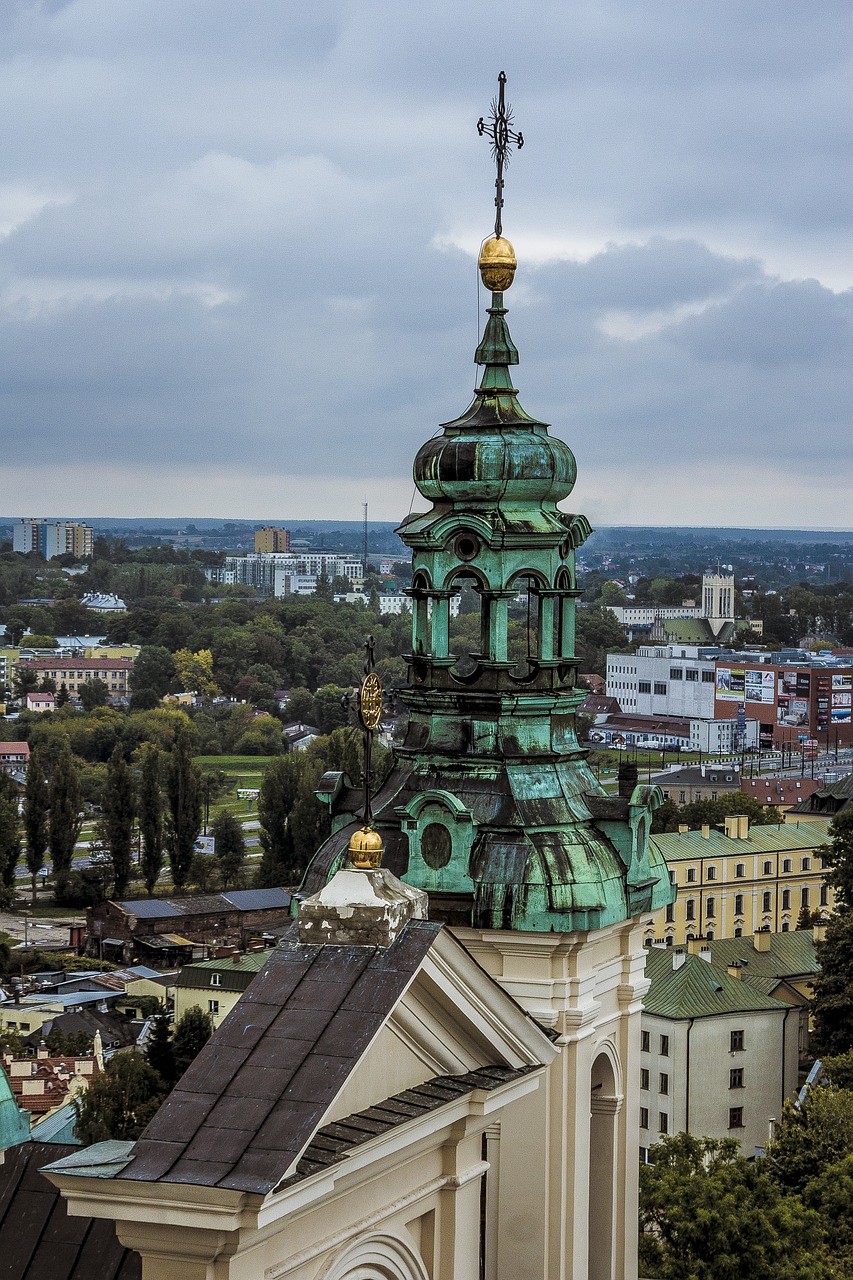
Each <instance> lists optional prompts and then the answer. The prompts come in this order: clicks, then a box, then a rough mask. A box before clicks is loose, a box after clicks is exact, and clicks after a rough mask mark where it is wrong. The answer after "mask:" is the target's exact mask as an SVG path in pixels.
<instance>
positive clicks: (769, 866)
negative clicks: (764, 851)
mask: <svg viewBox="0 0 853 1280" xmlns="http://www.w3.org/2000/svg"><path fill="white" fill-rule="evenodd" d="M761 874H762V875H765V876H772V875H773V863H772V862H765V863H763V864H762V867H761Z"/></svg>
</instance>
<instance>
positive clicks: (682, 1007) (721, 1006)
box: [643, 939, 790, 1019]
mask: <svg viewBox="0 0 853 1280" xmlns="http://www.w3.org/2000/svg"><path fill="white" fill-rule="evenodd" d="M738 941H740V939H739V940H738ZM677 961H682V963H681V966H680V968H675V967H674V964H675V962H677ZM646 977H647V978H648V979H649V981H650V983H651V986H650V987H649V990H648V991H647V992H646V995H645V997H644V999H643V1005H644V1008H645V1011H646V1013H652V1014H655V1015H656V1016H657V1017H659V1018H672V1019H681V1018H711V1017H714V1016H717V1015H720V1014H727V1013H752V1012H761V1011H775V1010H787V1009H789V1008H790V1006H789V1005H787V1004H784V1003H783V1002H782V1001H781V1000H774V998H773V997H772V996H769V995H765V994H764V992H762V991H758V990H756V989H755V987H753V986H751V985H750V984H749V983H747V982H742V981H741V980H740V978H733V977H731V976H730V975H729V974H728V973H726V971H725V969H721V968H718V967H717V966H716V965H712V964H710V963H709V962H708V961H707V960H703V959H702V958H701V957H700V956H692V955H685V954H684V952H678V951H677V950H676V949H675V948H673V947H651V948H650V949H649V953H648V959H647V960H646Z"/></svg>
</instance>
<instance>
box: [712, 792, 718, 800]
mask: <svg viewBox="0 0 853 1280" xmlns="http://www.w3.org/2000/svg"><path fill="white" fill-rule="evenodd" d="M711 799H712V800H716V799H717V793H716V791H712V792H711Z"/></svg>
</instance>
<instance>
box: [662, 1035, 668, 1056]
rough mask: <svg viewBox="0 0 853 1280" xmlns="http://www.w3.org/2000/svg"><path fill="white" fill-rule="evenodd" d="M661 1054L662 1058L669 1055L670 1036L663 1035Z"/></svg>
mask: <svg viewBox="0 0 853 1280" xmlns="http://www.w3.org/2000/svg"><path fill="white" fill-rule="evenodd" d="M660 1055H661V1057H662V1058H668V1057H669V1036H661V1038H660Z"/></svg>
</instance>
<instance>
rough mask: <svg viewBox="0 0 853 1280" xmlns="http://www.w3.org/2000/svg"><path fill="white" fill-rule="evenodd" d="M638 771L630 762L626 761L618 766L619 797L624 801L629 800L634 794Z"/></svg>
mask: <svg viewBox="0 0 853 1280" xmlns="http://www.w3.org/2000/svg"><path fill="white" fill-rule="evenodd" d="M638 777H639V771H638V769H637V766H636V765H635V764H632V763H631V761H630V760H626V761H625V762H624V764H620V766H619V795H620V796H622V798H623V799H624V800H630V799H631V796H632V795H633V794H634V788H635V787H636V785H637V778H638Z"/></svg>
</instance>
